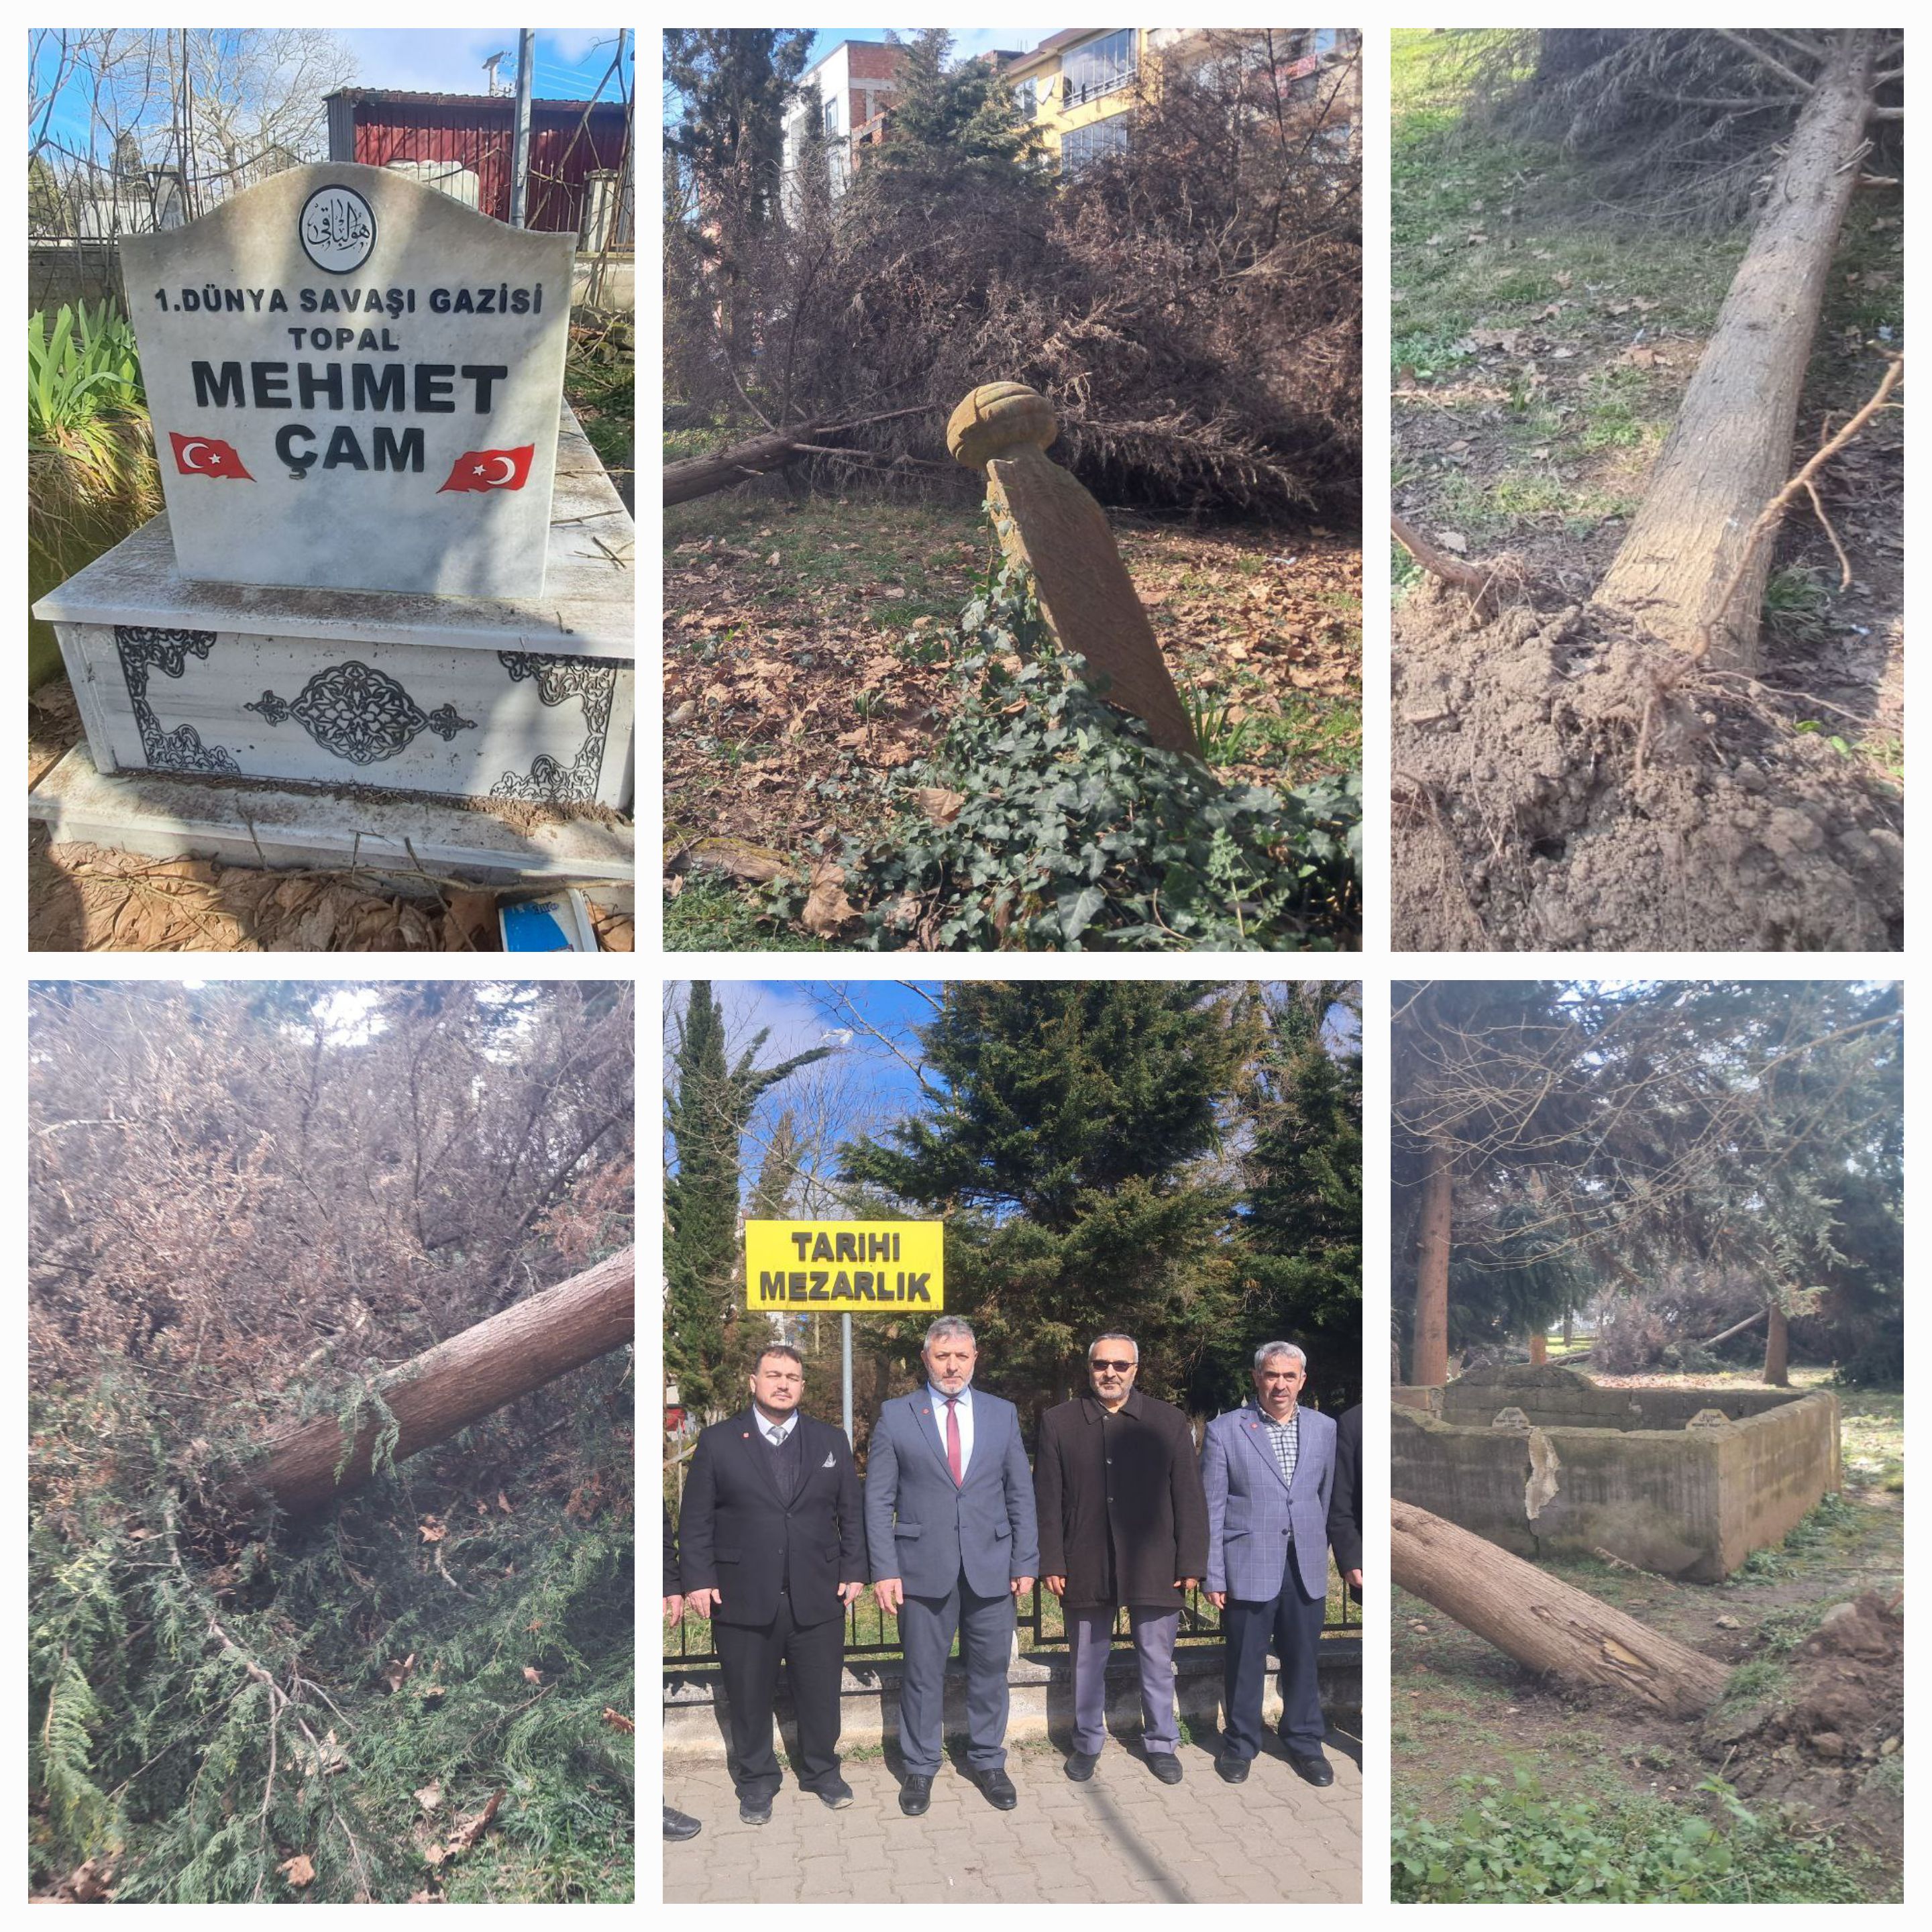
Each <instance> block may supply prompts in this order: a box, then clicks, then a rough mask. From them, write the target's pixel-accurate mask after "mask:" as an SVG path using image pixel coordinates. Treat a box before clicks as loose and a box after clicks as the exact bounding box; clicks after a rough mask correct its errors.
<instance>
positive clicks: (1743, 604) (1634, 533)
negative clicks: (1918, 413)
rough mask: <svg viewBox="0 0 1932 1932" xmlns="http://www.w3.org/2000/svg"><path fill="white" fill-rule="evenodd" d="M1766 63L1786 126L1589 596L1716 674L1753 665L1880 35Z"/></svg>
mask: <svg viewBox="0 0 1932 1932" xmlns="http://www.w3.org/2000/svg"><path fill="white" fill-rule="evenodd" d="M1727 37H1729V38H1734V39H1739V40H1740V42H1741V44H1746V45H1747V46H1748V50H1749V51H1751V52H1753V53H1754V54H1755V55H1756V56H1757V58H1758V59H1759V60H1760V62H1763V63H1765V64H1766V65H1769V66H1772V67H1775V68H1776V69H1777V71H1778V73H1779V74H1781V75H1782V76H1783V77H1784V79H1785V80H1786V82H1787V83H1788V85H1789V86H1790V90H1791V92H1792V94H1793V97H1794V98H1796V99H1798V100H1802V104H1803V105H1802V111H1801V112H1800V113H1799V116H1798V119H1797V124H1796V126H1795V127H1794V128H1793V130H1792V134H1791V137H1790V140H1789V141H1788V142H1787V143H1786V144H1785V145H1784V148H1783V150H1782V153H1783V155H1784V159H1783V160H1782V162H1781V163H1780V165H1779V167H1778V173H1777V175H1776V178H1775V179H1774V181H1772V185H1771V190H1770V192H1769V194H1768V195H1767V196H1766V199H1765V203H1764V211H1763V214H1761V215H1760V217H1759V219H1758V222H1757V227H1756V228H1755V229H1754V230H1753V232H1752V235H1751V244H1750V246H1749V248H1748V249H1747V250H1746V251H1745V258H1744V260H1743V262H1742V263H1741V264H1740V265H1739V269H1738V272H1737V273H1736V275H1735V276H1734V277H1733V278H1732V281H1731V286H1730V291H1729V293H1727V295H1726V296H1725V298H1724V308H1722V310H1721V311H1720V312H1719V314H1718V323H1717V326H1716V328H1715V329H1714V330H1713V331H1712V335H1711V337H1710V340H1709V342H1708V343H1707V344H1706V345H1705V349H1704V353H1703V358H1702V359H1701V360H1700V362H1699V363H1698V365H1697V374H1695V375H1694V377H1692V378H1691V386H1690V387H1689V388H1688V389H1686V390H1685V392H1684V401H1683V403H1682V406H1681V407H1679V410H1678V413H1677V421H1676V425H1675V427H1674V428H1673V429H1672V431H1671V433H1670V438H1669V440H1667V442H1666V443H1665V444H1664V449H1663V451H1662V452H1661V454H1660V455H1659V456H1658V459H1657V462H1656V463H1655V466H1654V467H1653V468H1652V471H1651V474H1650V480H1649V484H1647V486H1646V490H1645V494H1644V499H1643V505H1642V507H1641V508H1640V509H1639V510H1638V511H1637V515H1636V517H1634V519H1633V520H1632V522H1631V527H1630V532H1629V534H1628V535H1627V536H1626V537H1625V539H1624V541H1623V544H1622V547H1621V548H1620V549H1619V550H1618V552H1617V554H1616V559H1614V561H1613V562H1612V563H1611V565H1610V569H1609V571H1607V573H1606V574H1605V575H1604V580H1603V581H1602V583H1600V584H1599V585H1598V587H1597V593H1596V597H1595V601H1596V602H1597V603H1598V604H1601V605H1604V606H1607V607H1611V608H1613V609H1616V610H1621V611H1623V612H1625V613H1628V615H1629V616H1631V617H1632V618H1634V619H1635V620H1636V621H1637V622H1638V623H1639V624H1640V625H1643V628H1646V630H1649V631H1652V632H1653V633H1654V634H1655V635H1657V636H1658V637H1662V638H1664V640H1666V641H1667V642H1668V643H1673V644H1675V645H1676V646H1678V647H1679V649H1682V650H1685V651H1688V652H1691V654H1692V655H1694V656H1698V657H1702V656H1704V655H1706V654H1708V655H1709V658H1710V659H1711V661H1712V663H1713V664H1715V665H1717V666H1718V667H1721V668H1723V669H1727V670H1740V671H1747V672H1748V671H1752V670H1756V669H1757V662H1758V628H1759V610H1760V606H1761V605H1762V604H1763V601H1764V586H1765V580H1766V577H1768V576H1769V574H1770V570H1771V550H1772V546H1771V544H1770V543H1769V541H1767V540H1766V531H1765V530H1764V529H1763V526H1762V525H1761V524H1760V512H1761V511H1763V510H1764V508H1765V507H1766V505H1767V504H1769V502H1771V501H1772V499H1773V497H1774V496H1776V495H1777V494H1778V491H1779V488H1780V486H1781V484H1783V483H1784V480H1785V475H1786V472H1787V469H1789V467H1790V461H1791V446H1792V439H1793V436H1794V435H1795V434H1796V431H1797V425H1798V404H1799V397H1800V395H1801V393H1802V390H1803V388H1804V383H1805V370H1806V368H1807V366H1808V364H1809V362H1810V360H1811V338H1812V337H1813V335H1814V334H1815V333H1816V332H1817V326H1818V317H1819V313H1820V308H1822V306H1823V301H1824V296H1825V289H1826V282H1827V280H1828V278H1829V275H1830V272H1831V266H1832V254H1833V251H1834V250H1835V248H1836V247H1837V245H1838V232H1839V230H1840V229H1841V227H1842V226H1843V224H1844V219H1845V211H1846V208H1848V207H1849V205H1850V203H1851V199H1852V191H1853V190H1854V188H1855V187H1856V185H1857V183H1858V160H1859V159H1860V158H1861V156H1862V155H1863V154H1864V152H1865V151H1866V144H1865V126H1866V123H1867V121H1868V120H1870V118H1873V116H1874V115H1876V114H1879V113H1882V112H1883V111H1884V110H1879V109H1877V108H1876V107H1875V105H1874V104H1873V99H1872V88H1873V68H1874V66H1875V64H1876V58H1877V54H1878V50H1879V46H1880V43H1881V42H1882V40H1883V38H1884V36H1883V35H1882V34H1879V33H1877V32H1875V31H1871V30H1870V29H1867V28H1843V29H1839V30H1836V31H1832V32H1831V33H1829V34H1826V35H1825V36H1823V37H1822V38H1821V39H1820V41H1819V42H1818V44H1817V46H1816V48H1815V49H1814V50H1813V52H1812V53H1811V58H1815V59H1818V60H1820V61H1821V62H1822V65H1821V66H1820V68H1819V70H1818V71H1817V73H1816V74H1814V75H1813V76H1811V77H1805V76H1802V75H1799V74H1794V73H1793V72H1791V71H1790V70H1789V69H1787V68H1784V66H1782V65H1781V64H1780V63H1778V62H1776V61H1775V60H1773V59H1771V58H1769V56H1768V55H1766V52H1765V50H1764V49H1763V48H1761V47H1759V46H1756V45H1755V44H1754V43H1748V42H1746V41H1745V40H1743V37H1740V36H1737V35H1727Z"/></svg>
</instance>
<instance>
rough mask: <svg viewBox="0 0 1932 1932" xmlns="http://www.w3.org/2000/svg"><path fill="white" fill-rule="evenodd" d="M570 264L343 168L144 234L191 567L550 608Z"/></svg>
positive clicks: (548, 240) (510, 231)
mask: <svg viewBox="0 0 1932 1932" xmlns="http://www.w3.org/2000/svg"><path fill="white" fill-rule="evenodd" d="M121 255H122V260H123V266H124V280H125V281H126V284H127V300H128V305H129V308H130V311H131V313H132V317H133V324H134V331H135V334H136V337H137V338H139V343H140V348H141V371H142V379H143V380H144V382H145V386H146V389H147V394H148V407H149V410H150V412H151V414H152V416H153V419H154V448H155V452H156V455H157V457H158V458H159V460H160V472H161V481H162V487H163V491H164V493H165V494H166V500H167V507H168V511H169V519H170V524H169V527H170V532H171V534H172V538H173V541H174V547H175V557H176V559H177V561H178V563H179V565H180V568H181V574H182V575H183V576H184V577H198V578H205V579H209V580H214V581H216V582H219V583H254V584H275V585H283V586H296V587H301V588H307V589H349V590H402V591H419V592H433V593H435V594H437V595H443V596H450V597H522V596H532V595H536V594H538V592H541V590H542V589H543V588H544V567H545V562H546V553H547V545H548V536H549V529H550V486H551V480H552V476H553V469H554V464H555V458H556V423H557V410H558V406H559V402H560V401H561V399H562V389H563V365H564V357H565V352H566V350H567V349H568V343H569V330H570V293H571V260H572V257H573V255H574V244H573V242H572V239H571V237H570V236H568V235H550V234H540V233H532V232H529V231H526V230H523V229H515V228H511V227H508V226H506V225H505V223H502V222H499V221H493V220H491V219H490V217H488V216H487V215H484V214H478V213H476V212H475V211H474V210H472V209H470V208H464V207H463V206H462V205H460V203H459V202H456V201H454V200H452V199H451V198H450V197H449V196H448V195H446V194H441V193H437V190H434V189H433V188H428V187H423V186H422V185H421V184H419V183H418V182H416V181H412V180H410V178H408V177H407V176H406V175H401V174H397V173H395V172H392V171H391V170H389V169H384V168H370V167H361V166H356V165H354V164H353V163H346V162H336V161H332V162H328V163H323V164H320V165H319V166H313V167H300V168H290V169H287V171H286V172H283V173H281V174H278V175H271V176H270V177H269V179H268V180H266V181H263V183H262V184H260V186H259V187H252V188H250V189H248V190H246V191H245V193H241V194H238V195H236V196H234V198H233V199H231V200H229V201H226V202H223V203H222V204H221V205H220V207H218V208H216V209H214V211H212V212H211V213H210V214H205V215H203V216H202V217H201V218H200V219H199V220H196V221H191V222H190V223H187V226H185V227H182V228H178V229H172V230H170V231H169V232H167V233H162V234H159V235H148V236H128V237H127V238H126V239H125V240H124V242H122V244H121Z"/></svg>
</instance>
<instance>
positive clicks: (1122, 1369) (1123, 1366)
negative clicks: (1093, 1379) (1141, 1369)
mask: <svg viewBox="0 0 1932 1932" xmlns="http://www.w3.org/2000/svg"><path fill="white" fill-rule="evenodd" d="M1087 1366H1088V1367H1089V1368H1090V1369H1112V1370H1113V1372H1114V1373H1115V1375H1117V1376H1124V1375H1125V1374H1126V1373H1127V1371H1128V1370H1130V1369H1131V1368H1133V1367H1134V1366H1135V1364H1133V1363H1132V1362H1103V1361H1100V1360H1099V1359H1098V1358H1097V1357H1094V1358H1089V1359H1088V1364H1087Z"/></svg>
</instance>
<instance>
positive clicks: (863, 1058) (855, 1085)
mask: <svg viewBox="0 0 1932 1932" xmlns="http://www.w3.org/2000/svg"><path fill="white" fill-rule="evenodd" d="M940 992H941V985H940V983H938V982H937V981H933V980H909V981H906V982H904V983H899V982H896V981H892V980H714V981H713V982H712V994H713V995H714V996H715V998H717V1000H718V1003H719V1004H720V1005H721V1007H723V1009H724V1016H725V1026H726V1040H727V1048H726V1051H727V1055H728V1056H729V1058H730V1059H731V1061H733V1063H734V1064H735V1062H736V1060H737V1058H738V1057H739V1055H740V1054H742V1052H744V1050H745V1048H747V1047H748V1046H749V1045H750V1044H751V1040H752V1039H753V1037H754V1036H755V1035H756V1034H757V1033H758V1032H759V1031H760V1029H763V1030H764V1031H766V1034H767V1036H768V1037H767V1038H766V1042H765V1044H764V1045H763V1047H762V1048H761V1049H760V1050H759V1052H758V1055H757V1061H756V1064H757V1065H758V1066H760V1067H771V1066H775V1065H776V1064H778V1062H779V1061H784V1060H787V1059H789V1058H791V1057H792V1056H793V1055H796V1054H800V1053H805V1052H809V1051H810V1050H811V1049H813V1048H814V1047H818V1046H832V1048H833V1049H834V1051H833V1052H832V1054H831V1055H829V1056H828V1057H827V1058H826V1059H824V1060H823V1061H817V1062H816V1063H814V1064H813V1065H812V1066H811V1067H805V1068H803V1069H802V1070H800V1071H799V1073H796V1074H793V1076H790V1078H789V1079H787V1080H785V1081H784V1082H781V1084H780V1085H778V1086H777V1087H775V1088H772V1091H770V1092H769V1094H766V1097H765V1098H764V1099H763V1100H762V1101H761V1102H760V1103H759V1106H758V1109H757V1112H756V1113H755V1114H754V1115H753V1116H752V1120H751V1127H750V1129H749V1130H748V1133H747V1134H746V1136H745V1148H744V1150H743V1155H742V1158H743V1163H744V1169H745V1186H746V1187H747V1188H748V1187H750V1185H751V1182H752V1181H753V1180H754V1178H755V1176H756V1173H757V1168H758V1165H759V1163H760V1160H761V1158H762V1156H763V1149H764V1148H765V1146H766V1142H767V1137H768V1136H769V1134H770V1133H771V1131H772V1127H773V1126H774V1124H775V1122H776V1121H777V1120H778V1116H779V1115H781V1114H782V1113H784V1112H787V1111H790V1112H791V1113H792V1115H793V1124H794V1127H795V1129H796V1130H797V1131H799V1132H800V1133H802V1134H803V1135H804V1136H805V1138H806V1139H807V1140H808V1141H809V1142H811V1143H812V1144H813V1145H814V1146H815V1147H816V1148H817V1151H818V1152H817V1166H818V1168H819V1169H820V1171H821V1172H824V1173H825V1174H826V1176H827V1178H829V1175H830V1172H831V1169H832V1167H833V1166H835V1155H836V1151H837V1148H838V1145H839V1144H840V1143H841V1142H846V1141H850V1140H852V1139H856V1138H857V1137H858V1136H859V1135H861V1134H870V1135H871V1136H873V1137H874V1138H875V1139H878V1138H883V1136H884V1134H885V1133H886V1130H887V1129H888V1128H889V1127H890V1126H891V1125H892V1123H893V1122H894V1121H900V1120H903V1119H904V1118H906V1117H907V1115H911V1114H914V1113H916V1112H919V1108H920V1104H921V1094H920V1088H919V1076H918V1074H917V1073H916V1071H915V1067H916V1064H917V1062H918V1059H919V1048H918V1043H917V1041H916V1039H915V1037H914V1029H915V1028H917V1027H919V1026H921V1025H924V1024H925V1023H926V1022H927V1021H929V1020H930V1019H932V1017H933V1016H934V1014H935V1002H936V1001H937V1000H938V998H939V996H940ZM685 997H686V989H685V986H684V985H683V984H682V983H679V984H678V985H676V987H675V988H674V989H673V990H672V992H671V993H670V997H669V998H667V1001H666V1005H665V1013H664V1051H665V1054H666V1055H667V1061H668V1058H669V1057H670V1055H674V1054H675V1052H676V1041H677V1033H676V1015H677V1013H680V1012H681V1011H682V1009H683V1006H684V1002H685ZM1328 1031H1329V1040H1330V1046H1331V1050H1333V1051H1340V1050H1343V1049H1346V1048H1352V1047H1357V1046H1359V1029H1358V1026H1357V1025H1356V1022H1355V1016H1353V1015H1352V1014H1351V1013H1348V1012H1346V1010H1345V1009H1343V1008H1342V1007H1331V1009H1330V1010H1329V1028H1328ZM901 1055H903V1056H904V1057H903V1058H901ZM666 1074H667V1078H668V1077H670V1067H669V1066H668V1064H667V1068H666ZM822 1211H828V1212H829V1209H824V1210H822Z"/></svg>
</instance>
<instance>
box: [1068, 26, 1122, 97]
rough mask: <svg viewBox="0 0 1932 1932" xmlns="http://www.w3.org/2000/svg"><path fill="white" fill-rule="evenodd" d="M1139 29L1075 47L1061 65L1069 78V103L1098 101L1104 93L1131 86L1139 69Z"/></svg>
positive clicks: (1118, 29) (1114, 34) (1115, 33)
mask: <svg viewBox="0 0 1932 1932" xmlns="http://www.w3.org/2000/svg"><path fill="white" fill-rule="evenodd" d="M1139 31H1140V30H1139V28H1136V27H1121V28H1117V29H1116V30H1115V31H1114V32H1112V33H1111V34H1102V35H1101V36H1100V38H1099V39H1098V40H1089V41H1088V43H1087V44H1086V45H1085V46H1083V47H1076V48H1075V49H1074V50H1073V52H1071V53H1070V54H1069V55H1067V58H1066V60H1065V61H1064V62H1063V63H1062V65H1061V71H1062V72H1063V73H1064V74H1065V75H1066V77H1067V105H1068V106H1069V107H1076V106H1077V105H1078V104H1079V103H1080V102H1082V101H1097V100H1098V99H1099V98H1100V96H1101V95H1103V94H1112V93H1113V92H1115V89H1118V88H1123V87H1126V86H1129V85H1130V84H1131V83H1132V82H1133V79H1134V77H1135V75H1136V74H1137V73H1138V72H1139V60H1138V58H1136V55H1137V52H1138V49H1137V46H1136V41H1137V40H1138V38H1139Z"/></svg>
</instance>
